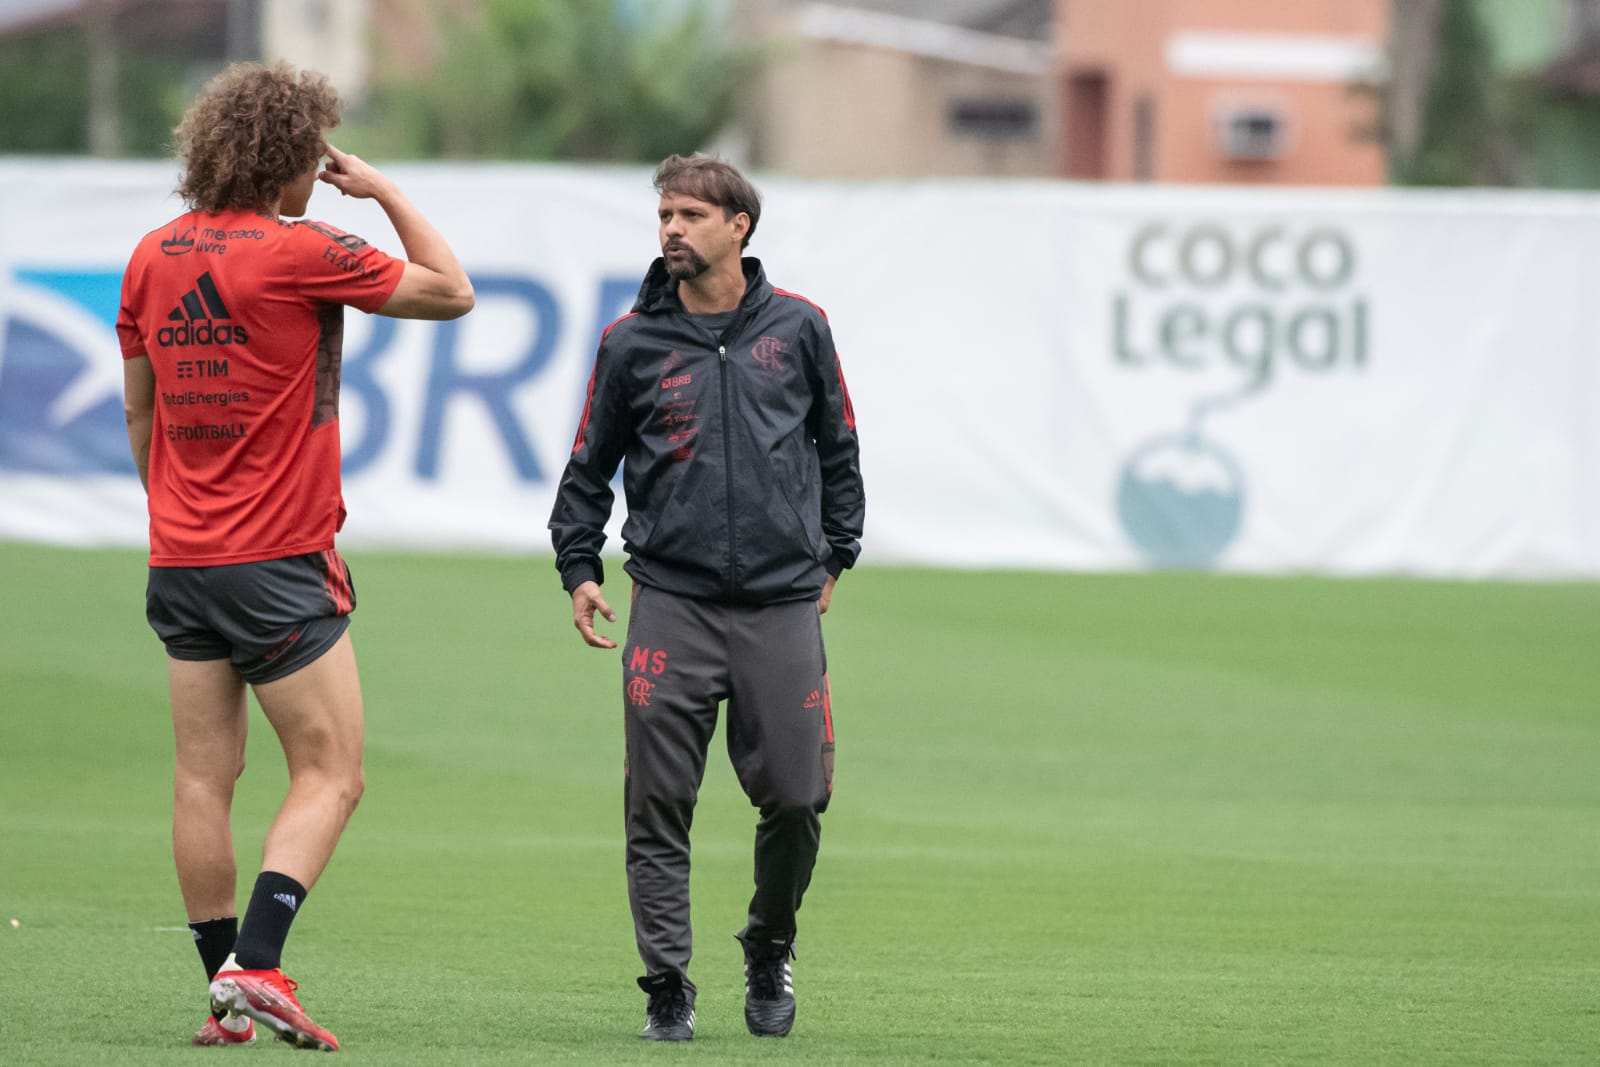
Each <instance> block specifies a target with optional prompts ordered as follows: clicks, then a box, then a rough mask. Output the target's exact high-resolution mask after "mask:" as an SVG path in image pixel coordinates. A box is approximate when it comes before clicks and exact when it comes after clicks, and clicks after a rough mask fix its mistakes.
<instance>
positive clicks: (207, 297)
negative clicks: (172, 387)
mask: <svg viewBox="0 0 1600 1067" xmlns="http://www.w3.org/2000/svg"><path fill="white" fill-rule="evenodd" d="M231 318H233V316H232V315H230V314H229V313H228V305H227V304H224V303H223V302H222V294H221V293H219V292H217V286H216V283H215V282H213V281H212V280H211V272H210V271H206V273H204V274H202V275H200V277H199V278H196V279H195V283H194V288H193V289H190V290H189V291H188V292H187V293H184V294H183V298H182V299H181V300H179V301H178V306H177V307H175V308H173V309H172V310H171V311H170V312H169V313H168V314H167V321H168V322H175V323H177V324H178V325H176V326H163V327H161V329H160V330H158V331H157V332H156V344H158V345H160V346H162V347H163V348H185V347H188V346H189V345H236V344H237V345H242V344H244V343H245V342H246V341H248V340H249V339H250V338H249V337H248V336H247V335H246V334H245V330H244V327H243V326H235V325H234V324H233V323H231V322H218V321H217V320H219V319H231Z"/></svg>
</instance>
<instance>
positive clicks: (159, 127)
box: [0, 28, 187, 156]
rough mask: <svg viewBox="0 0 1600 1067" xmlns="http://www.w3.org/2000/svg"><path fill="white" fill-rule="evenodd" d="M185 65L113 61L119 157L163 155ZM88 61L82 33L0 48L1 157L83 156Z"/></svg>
mask: <svg viewBox="0 0 1600 1067" xmlns="http://www.w3.org/2000/svg"><path fill="white" fill-rule="evenodd" d="M186 71H187V65H186V64H185V63H184V62H183V61H181V60H177V59H174V58H173V57H171V56H166V55H157V54H149V53H140V54H132V53H128V54H123V55H120V56H118V58H117V122H118V135H119V137H120V140H121V150H122V154H123V155H125V156H165V155H167V154H168V151H169V146H170V144H171V141H172V128H173V127H174V126H176V125H177V123H178V120H179V119H180V118H181V117H182V115H183V108H184V105H185V93H184V76H185V73H186ZM88 85H89V57H88V49H87V47H86V45H85V42H84V37H83V33H82V31H80V30H78V29H76V28H66V29H57V30H49V31H46V32H42V33H38V34H34V35H31V36H27V37H18V38H14V39H11V40H8V41H3V42H0V152H17V153H44V154H53V155H77V154H82V153H84V152H87V151H88V150H89V117H88V116H89V90H88Z"/></svg>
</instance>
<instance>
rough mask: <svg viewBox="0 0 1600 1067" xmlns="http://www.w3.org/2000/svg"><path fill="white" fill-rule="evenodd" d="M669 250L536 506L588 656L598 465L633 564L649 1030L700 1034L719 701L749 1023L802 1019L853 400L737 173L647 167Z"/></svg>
mask: <svg viewBox="0 0 1600 1067" xmlns="http://www.w3.org/2000/svg"><path fill="white" fill-rule="evenodd" d="M655 185H656V190H657V192H659V193H660V194H661V201H660V207H659V212H658V217H659V222H660V239H661V250H662V257H661V258H660V259H657V260H656V261H655V262H654V263H653V264H651V267H650V270H649V272H648V274H647V275H646V276H645V280H644V284H643V286H642V287H641V288H640V290H639V299H638V301H637V302H636V303H635V304H634V308H633V311H632V313H631V314H629V315H627V316H624V317H623V318H621V319H619V320H617V321H616V322H614V323H612V324H611V326H610V327H609V328H608V329H607V330H606V332H605V334H604V336H603V337H602V339H601V341H600V351H599V354H598V355H597V357H596V359H595V367H594V374H593V377H592V378H591V379H590V382H589V395H588V399H587V401H586V403H585V405H584V411H583V417H582V419H581V421H580V423H579V426H578V433H577V439H576V440H575V442H574V443H573V446H572V458H571V460H570V461H569V462H568V464H567V468H566V471H565V473H564V474H563V475H562V478H561V485H560V488H559V489H558V491H557V495H556V502H555V508H554V511H553V512H552V514H551V517H550V529H551V534H552V540H553V541H554V544H555V549H556V567H557V569H558V570H559V571H560V572H561V580H562V584H563V586H564V587H565V588H566V590H567V591H568V592H569V593H571V594H572V616H573V624H574V625H575V626H576V627H577V629H578V631H579V633H581V634H582V636H583V639H584V640H585V641H586V642H588V643H589V644H590V645H593V646H594V647H596V648H616V647H617V646H616V642H615V641H613V640H611V639H610V638H608V637H605V636H603V635H600V634H597V633H595V629H594V616H595V613H596V612H599V613H600V614H601V615H602V616H603V617H604V618H606V619H608V620H610V621H613V622H614V621H615V620H616V615H615V613H614V612H613V611H612V610H611V607H610V605H609V604H607V603H606V600H605V598H604V597H603V596H602V594H601V591H600V585H601V583H602V582H603V581H604V569H603V567H602V565H601V560H600V546H601V545H602V544H603V543H604V541H605V532H604V527H605V524H606V520H607V519H608V518H609V516H610V514H611V505H612V496H613V494H612V490H611V478H612V476H613V475H614V474H615V473H616V469H617V465H618V463H621V464H622V467H623V489H624V491H625V493H626V495H627V502H628V518H627V521H626V522H625V523H624V525H623V528H622V537H623V543H624V547H625V548H626V549H627V553H628V560H627V563H626V564H625V567H624V569H625V570H626V571H627V572H628V574H629V575H630V576H631V577H632V579H633V606H632V610H631V612H630V617H629V624H628V636H627V643H626V647H625V649H624V651H623V657H622V659H623V704H624V711H625V720H626V734H627V762H626V764H625V766H624V806H625V808H626V814H627V838H628V840H627V869H628V894H629V900H630V903H631V905H632V908H633V918H634V931H635V936H636V939H637V941H638V947H639V954H640V957H641V958H642V959H643V961H644V965H645V969H646V972H647V973H646V974H645V976H644V977H643V978H641V979H639V984H640V986H641V988H643V989H644V990H645V992H646V993H648V994H649V998H650V999H649V1004H648V1006H647V1009H646V1015H647V1025H646V1026H645V1029H644V1032H643V1034H641V1036H642V1037H646V1038H652V1039H656V1040H665V1041H687V1040H689V1039H690V1038H692V1037H693V1036H694V1001H695V986H694V983H692V982H691V981H690V980H689V978H688V967H689V957H690V953H691V933H690V928H689V826H690V823H691V821H692V819H693V815H694V805H695V797H696V793H697V792H698V790H699V786H700V780H701V777H702V775H703V774H704V771H705V760H706V752H707V749H708V747H709V745H710V741H711V736H712V733H713V732H714V730H715V728H716V720H717V705H718V704H719V702H721V701H723V700H726V701H727V704H728V721H727V737H728V752H729V755H730V757H731V758H732V760H733V765H734V769H735V771H736V773H737V774H738V776H739V781H740V783H741V784H742V785H743V787H744V790H745V792H746V793H747V794H748V795H749V797H750V800H751V803H753V804H754V805H755V806H756V807H757V808H759V809H760V812H761V816H760V820H759V822H758V824H757V827H756V841H755V881H756V891H755V895H754V897H753V898H752V899H751V901H750V909H749V916H748V918H747V921H746V924H745V928H744V929H743V930H742V931H740V933H739V934H738V935H736V936H737V937H738V938H739V940H740V941H741V942H743V945H744V955H745V975H746V996H745V1023H746V1025H747V1027H748V1028H749V1030H750V1032H751V1033H753V1034H756V1035H757V1036H771V1037H781V1036H783V1035H785V1034H787V1033H788V1032H789V1030H790V1027H791V1026H792V1025H793V1022H794V1015H795V1002H794V995H793V984H792V975H791V972H790V967H789V960H790V959H792V958H793V956H794V939H795V912H796V911H797V910H798V909H799V907H800V900H801V897H802V896H803V895H804V893H805V889H806V886H807V884H808V883H809V882H810V880H811V869H812V866H813V864H814V862H815V860H816V855H817V842H818V838H819V833H820V825H821V824H820V820H819V818H818V816H819V814H820V813H821V812H822V811H823V810H824V809H825V808H826V807H827V805H828V799H829V797H830V795H831V793H832V789H833V712H832V703H831V698H830V695H829V691H828V676H827V663H826V658H825V654H824V651H823V644H822V628H821V623H820V620H819V618H818V616H819V615H820V614H821V613H822V612H825V611H827V610H828V602H829V600H830V599H831V598H832V595H833V587H834V582H835V580H836V579H837V578H838V577H839V574H840V573H841V572H842V571H843V570H844V569H845V568H847V567H849V566H851V565H852V564H854V563H855V560H856V556H857V554H858V553H859V552H860V543H859V541H858V540H857V539H858V538H859V537H860V536H861V530H862V520H863V516H864V514H865V497H864V494H863V489H862V483H861V469H860V464H859V449H858V443H857V438H856V428H855V413H854V411H853V410H852V408H851V405H850V396H849V393H848V391H847V390H846V388H845V383H844V374H843V372H842V370H841V369H840V366H839V358H838V354H837V353H836V352H835V351H834V347H833V335H832V333H831V332H830V330H829V328H828V321H827V318H826V316H824V315H823V313H822V311H821V309H820V308H818V307H817V306H816V305H814V304H812V303H810V302H809V301H807V300H805V299H803V298H801V297H798V296H796V295H794V294H793V293H787V292H784V291H783V290H781V289H775V288H774V287H773V286H772V285H771V284H770V283H769V282H768V281H767V278H766V275H765V273H764V272H763V271H762V269H761V264H760V262H759V261H757V260H755V259H742V258H741V252H742V250H743V249H744V247H745V246H746V245H747V244H748V243H749V240H750V236H751V234H753V233H754V232H755V228H756V223H757V222H758V221H759V219H760V217H761V202H760V198H759V196H758V194H757V193H756V191H755V189H754V188H753V187H752V186H751V185H750V183H749V182H748V181H746V180H745V178H744V177H743V175H741V174H740V173H739V172H738V171H737V170H735V169H734V168H733V167H731V166H729V165H728V164H726V163H723V162H721V161H719V160H715V159H711V158H708V157H705V156H693V157H690V158H684V157H681V156H672V157H670V158H669V159H667V160H666V161H665V162H663V163H662V164H661V166H660V167H659V168H658V169H657V170H656V174H655Z"/></svg>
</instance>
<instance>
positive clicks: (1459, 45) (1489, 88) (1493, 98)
mask: <svg viewBox="0 0 1600 1067" xmlns="http://www.w3.org/2000/svg"><path fill="white" fill-rule="evenodd" d="M1418 7H1419V8H1422V9H1431V10H1430V14H1432V15H1433V17H1434V18H1435V20H1436V21H1435V24H1434V26H1435V33H1436V38H1435V40H1434V42H1433V44H1434V49H1433V54H1432V55H1430V56H1428V57H1427V58H1428V59H1430V60H1432V70H1431V77H1430V78H1428V81H1427V86H1428V88H1427V94H1426V103H1425V104H1424V105H1423V107H1422V109H1421V123H1420V124H1419V125H1417V126H1416V127H1415V128H1403V127H1402V125H1401V124H1399V123H1397V122H1396V121H1395V120H1396V118H1398V117H1399V116H1398V115H1396V114H1395V113H1394V112H1393V110H1391V119H1390V128H1391V134H1392V135H1393V134H1396V133H1403V134H1404V135H1406V138H1407V139H1410V138H1414V142H1413V143H1412V144H1409V145H1407V144H1404V143H1401V142H1399V141H1398V139H1397V143H1395V144H1394V145H1393V149H1392V151H1393V155H1392V170H1393V175H1394V178H1395V180H1396V181H1397V182H1398V183H1400V184H1402V185H1511V184H1514V183H1515V180H1516V174H1515V163H1514V158H1513V145H1512V143H1511V139H1510V133H1509V130H1508V128H1507V117H1506V101H1505V99H1504V93H1503V91H1502V86H1501V85H1500V83H1499V80H1498V78H1497V77H1496V74H1495V70H1494V64H1493V62H1492V57H1491V55H1490V50H1489V39H1488V35H1487V34H1486V33H1485V31H1484V28H1483V25H1482V23H1481V21H1480V20H1479V17H1478V13H1477V9H1476V5H1475V4H1474V3H1473V2H1472V0H1446V2H1444V3H1443V4H1431V3H1430V4H1427V5H1418ZM1414 55H1415V54H1414ZM1403 58H1404V57H1403ZM1407 149H1409V151H1408V150H1407Z"/></svg>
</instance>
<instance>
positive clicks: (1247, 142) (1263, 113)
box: [1216, 103, 1289, 160]
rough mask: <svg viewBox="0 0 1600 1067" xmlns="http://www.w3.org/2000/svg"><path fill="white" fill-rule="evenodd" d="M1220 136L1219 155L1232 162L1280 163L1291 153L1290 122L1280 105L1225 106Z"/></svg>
mask: <svg viewBox="0 0 1600 1067" xmlns="http://www.w3.org/2000/svg"><path fill="white" fill-rule="evenodd" d="M1216 135H1217V151H1218V152H1220V153H1221V154H1222V155H1223V156H1224V157H1226V158H1228V159H1237V160H1272V159H1280V158H1282V157H1283V155H1284V154H1285V153H1286V152H1288V150H1289V118H1288V116H1287V115H1286V114H1285V113H1284V109H1283V108H1282V107H1280V106H1279V105H1277V104H1268V103H1253V104H1252V103H1228V104H1223V105H1221V106H1219V107H1218V108H1217V110H1216Z"/></svg>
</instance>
